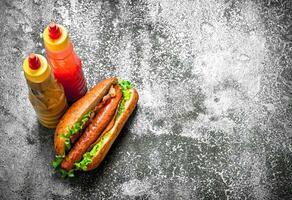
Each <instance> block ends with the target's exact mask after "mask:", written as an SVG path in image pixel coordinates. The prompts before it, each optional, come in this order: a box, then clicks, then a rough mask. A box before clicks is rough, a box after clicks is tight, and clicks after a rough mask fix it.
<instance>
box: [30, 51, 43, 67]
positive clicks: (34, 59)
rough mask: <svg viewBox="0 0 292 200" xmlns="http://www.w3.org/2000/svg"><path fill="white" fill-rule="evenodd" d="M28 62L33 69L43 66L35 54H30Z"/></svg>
mask: <svg viewBox="0 0 292 200" xmlns="http://www.w3.org/2000/svg"><path fill="white" fill-rule="evenodd" d="M28 64H29V67H30V68H31V69H33V70H37V69H38V68H40V66H41V62H40V59H39V57H37V56H36V55H35V54H30V55H29V57H28Z"/></svg>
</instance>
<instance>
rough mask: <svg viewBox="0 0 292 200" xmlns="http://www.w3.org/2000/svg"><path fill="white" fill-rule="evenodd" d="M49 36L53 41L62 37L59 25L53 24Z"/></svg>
mask: <svg viewBox="0 0 292 200" xmlns="http://www.w3.org/2000/svg"><path fill="white" fill-rule="evenodd" d="M49 36H50V38H51V39H53V40H55V39H58V38H59V37H60V36H61V31H60V28H59V26H58V24H56V23H54V22H52V23H50V25H49Z"/></svg>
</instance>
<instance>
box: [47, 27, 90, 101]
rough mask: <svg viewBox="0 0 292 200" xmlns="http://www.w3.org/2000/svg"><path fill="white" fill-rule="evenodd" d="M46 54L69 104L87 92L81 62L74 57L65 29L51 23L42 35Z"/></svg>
mask: <svg viewBox="0 0 292 200" xmlns="http://www.w3.org/2000/svg"><path fill="white" fill-rule="evenodd" d="M43 39H44V44H45V48H46V54H47V58H48V61H49V63H50V65H51V66H52V68H53V72H54V75H55V78H56V79H57V80H58V81H59V82H60V83H61V84H62V85H63V87H64V90H65V95H66V97H67V100H68V102H69V103H73V102H75V101H77V100H78V99H80V98H81V97H82V96H83V95H84V94H85V93H86V92H87V84H86V81H85V78H84V75H83V71H82V67H81V60H80V58H79V57H78V56H77V55H76V53H75V51H74V49H73V44H72V42H71V41H70V39H69V34H68V31H67V30H66V29H65V27H63V26H61V25H59V24H56V23H51V24H50V25H49V26H48V27H46V28H45V30H44V33H43Z"/></svg>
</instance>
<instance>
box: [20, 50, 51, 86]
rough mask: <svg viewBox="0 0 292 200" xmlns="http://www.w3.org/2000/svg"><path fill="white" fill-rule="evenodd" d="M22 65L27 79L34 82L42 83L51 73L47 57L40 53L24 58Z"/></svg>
mask: <svg viewBox="0 0 292 200" xmlns="http://www.w3.org/2000/svg"><path fill="white" fill-rule="evenodd" d="M22 67H23V71H24V75H25V77H26V79H27V80H29V81H31V82H33V83H41V82H43V81H44V80H46V79H47V78H48V77H49V76H50V75H51V67H50V66H49V65H48V62H47V60H46V58H45V57H43V56H42V55H39V54H30V55H29V56H28V57H27V58H25V59H24V62H23V66H22Z"/></svg>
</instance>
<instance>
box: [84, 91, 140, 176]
mask: <svg viewBox="0 0 292 200" xmlns="http://www.w3.org/2000/svg"><path fill="white" fill-rule="evenodd" d="M131 92H132V95H131V98H130V99H129V101H127V103H126V104H125V110H124V112H123V113H122V114H121V115H120V116H119V117H118V118H117V119H116V121H115V123H114V125H113V127H112V128H111V129H110V130H109V131H108V132H104V133H103V135H104V134H109V136H108V137H106V141H105V142H104V143H103V145H102V147H101V149H100V150H99V151H98V152H97V153H96V155H95V156H94V157H93V158H92V162H91V163H90V164H89V165H88V166H87V169H86V170H85V171H90V170H93V169H95V168H96V167H98V166H99V164H100V163H101V162H102V161H103V159H104V158H105V156H106V154H107V153H108V151H109V150H110V148H111V146H112V144H113V143H114V141H115V140H116V138H117V137H118V135H119V133H120V132H121V130H122V128H123V127H124V125H125V123H126V122H127V120H128V118H129V117H130V115H131V114H132V112H133V110H134V109H135V107H136V105H137V102H138V99H139V95H138V92H137V90H136V89H134V88H132V89H131ZM103 135H101V137H102V136H103ZM101 137H100V138H101Z"/></svg>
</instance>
